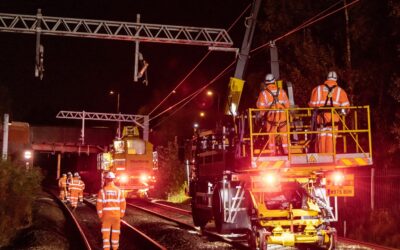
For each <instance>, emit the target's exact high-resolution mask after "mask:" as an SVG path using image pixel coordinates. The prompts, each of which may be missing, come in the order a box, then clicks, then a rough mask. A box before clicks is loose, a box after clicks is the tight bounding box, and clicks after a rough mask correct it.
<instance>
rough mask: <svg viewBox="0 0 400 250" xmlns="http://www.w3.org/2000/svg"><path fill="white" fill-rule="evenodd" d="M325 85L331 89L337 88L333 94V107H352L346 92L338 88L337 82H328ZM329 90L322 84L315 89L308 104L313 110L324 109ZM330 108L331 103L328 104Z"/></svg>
mask: <svg viewBox="0 0 400 250" xmlns="http://www.w3.org/2000/svg"><path fill="white" fill-rule="evenodd" d="M325 84H326V85H328V86H329V87H333V86H336V88H334V89H333V90H332V92H331V95H332V105H333V107H348V106H350V102H349V99H348V98H347V94H346V91H344V90H343V89H342V88H341V87H339V86H337V82H336V81H331V80H327V81H325ZM328 91H329V90H328V88H327V87H326V86H325V85H324V84H321V85H319V86H317V87H315V88H314V89H313V91H312V93H311V98H310V101H309V102H308V106H310V107H312V108H316V107H322V106H324V105H325V102H326V99H327V97H328ZM327 105H329V106H330V102H328V103H327Z"/></svg>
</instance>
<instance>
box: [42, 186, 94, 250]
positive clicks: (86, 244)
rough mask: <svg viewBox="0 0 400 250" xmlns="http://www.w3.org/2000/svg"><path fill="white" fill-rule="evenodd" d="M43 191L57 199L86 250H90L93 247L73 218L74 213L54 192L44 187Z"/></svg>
mask: <svg viewBox="0 0 400 250" xmlns="http://www.w3.org/2000/svg"><path fill="white" fill-rule="evenodd" d="M44 191H45V192H47V193H48V194H50V195H51V196H53V197H54V199H55V200H56V201H57V203H58V205H59V207H60V208H61V209H62V210H63V211H64V212H65V214H66V215H67V217H68V219H69V220H71V221H72V222H73V225H74V227H75V229H76V231H78V233H79V238H80V240H81V241H82V244H83V246H84V247H85V249H87V250H92V249H94V248H92V246H91V245H90V243H89V241H88V239H87V237H86V235H85V233H84V232H83V230H82V228H81V226H80V225H79V222H78V220H77V219H76V218H75V216H74V214H73V213H72V211H71V210H70V209H69V208H68V207H67V205H66V204H65V203H64V202H62V201H61V200H60V199H59V198H58V196H57V195H56V194H54V193H53V192H52V191H50V190H48V189H44Z"/></svg>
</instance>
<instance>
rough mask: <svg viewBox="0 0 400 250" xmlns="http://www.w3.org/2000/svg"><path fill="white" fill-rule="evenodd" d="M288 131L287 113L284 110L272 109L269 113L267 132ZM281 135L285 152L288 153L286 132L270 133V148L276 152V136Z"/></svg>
mask: <svg viewBox="0 0 400 250" xmlns="http://www.w3.org/2000/svg"><path fill="white" fill-rule="evenodd" d="M277 132H287V122H286V114H285V113H284V112H282V111H280V112H279V111H270V113H269V114H268V115H267V133H277ZM277 136H280V137H281V140H282V148H283V153H284V154H287V153H288V138H287V135H285V134H281V135H278V134H274V135H269V144H268V149H270V150H272V152H273V153H275V152H276V137H277Z"/></svg>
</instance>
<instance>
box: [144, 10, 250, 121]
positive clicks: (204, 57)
mask: <svg viewBox="0 0 400 250" xmlns="http://www.w3.org/2000/svg"><path fill="white" fill-rule="evenodd" d="M250 6H251V4H249V5H247V7H246V8H245V9H244V11H243V12H242V13H241V14H240V15H239V16H238V17H237V18H236V20H235V21H234V22H233V23H232V24H231V25H230V26H229V28H228V29H227V32H229V31H230V30H231V29H232V28H233V27H234V26H235V24H236V23H237V22H238V21H239V19H240V18H242V16H243V15H244V14H245V13H246V12H247V11H248V10H249V8H250ZM210 54H211V50H209V51H208V52H207V53H206V54H205V55H204V56H203V58H201V59H200V61H199V62H198V63H197V64H196V66H194V67H193V69H192V70H190V71H189V73H188V74H187V75H186V76H185V77H184V78H183V79H182V80H181V81H180V82H179V83H178V85H176V87H175V88H174V89H173V90H172V91H171V92H169V94H168V95H167V96H166V97H165V98H164V99H163V100H162V101H161V102H160V103H159V104H158V105H157V106H156V107H155V108H154V109H153V110H152V111H151V112H150V113H149V114H148V115H149V116H150V115H151V114H153V112H154V111H156V110H157V108H158V107H160V106H161V104H163V103H164V102H165V101H166V100H167V99H168V97H170V96H171V95H172V94H173V93H174V92H175V91H176V90H177V89H178V88H179V86H181V85H182V84H183V82H184V81H185V80H186V79H187V78H188V77H189V76H190V75H191V74H192V73H193V72H194V71H195V70H196V69H197V68H198V67H199V66H200V64H201V63H202V62H203V61H204V60H205V59H206V58H207V57H208V56H209V55H210ZM169 109H170V108H168V110H169ZM162 113H164V112H162ZM158 116H159V115H156V117H158Z"/></svg>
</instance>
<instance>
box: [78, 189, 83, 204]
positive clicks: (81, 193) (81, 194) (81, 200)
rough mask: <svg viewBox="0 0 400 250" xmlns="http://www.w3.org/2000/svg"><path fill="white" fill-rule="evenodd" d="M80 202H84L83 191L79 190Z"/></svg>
mask: <svg viewBox="0 0 400 250" xmlns="http://www.w3.org/2000/svg"><path fill="white" fill-rule="evenodd" d="M78 200H79V201H80V202H83V190H79V191H78Z"/></svg>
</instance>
